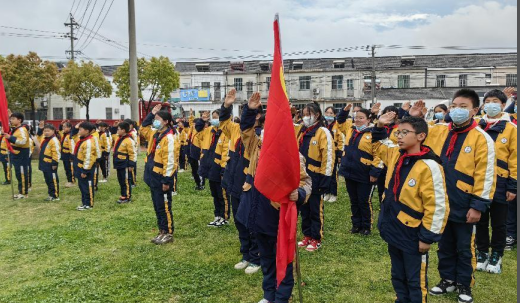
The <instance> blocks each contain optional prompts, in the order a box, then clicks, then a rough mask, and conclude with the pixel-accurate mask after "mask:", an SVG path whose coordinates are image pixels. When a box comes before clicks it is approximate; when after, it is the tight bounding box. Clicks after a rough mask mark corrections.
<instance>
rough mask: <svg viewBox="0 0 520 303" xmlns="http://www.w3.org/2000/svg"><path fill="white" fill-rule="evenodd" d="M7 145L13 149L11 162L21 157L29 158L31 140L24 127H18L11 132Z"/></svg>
mask: <svg viewBox="0 0 520 303" xmlns="http://www.w3.org/2000/svg"><path fill="white" fill-rule="evenodd" d="M10 134H11V137H10V138H9V140H8V141H9V143H11V147H12V148H13V153H12V157H13V161H15V160H17V159H18V158H22V157H30V154H31V151H30V149H31V138H30V136H29V132H28V131H27V129H26V128H25V127H24V126H20V127H17V128H14V129H12V130H11V133H10Z"/></svg>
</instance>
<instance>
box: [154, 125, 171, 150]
mask: <svg viewBox="0 0 520 303" xmlns="http://www.w3.org/2000/svg"><path fill="white" fill-rule="evenodd" d="M170 134H172V135H173V130H172V129H171V128H168V129H167V130H165V131H164V133H162V134H159V133H156V134H155V136H153V144H152V149H151V150H150V155H153V154H155V149H156V148H157V141H159V142H161V141H162V139H163V138H164V137H166V136H167V135H170ZM157 139H159V140H157Z"/></svg>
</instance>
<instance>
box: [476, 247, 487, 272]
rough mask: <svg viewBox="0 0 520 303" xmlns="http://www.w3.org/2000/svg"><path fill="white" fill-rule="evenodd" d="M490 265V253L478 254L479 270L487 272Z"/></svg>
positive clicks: (481, 252)
mask: <svg viewBox="0 0 520 303" xmlns="http://www.w3.org/2000/svg"><path fill="white" fill-rule="evenodd" d="M488 264H489V253H487V252H483V251H479V252H478V253H477V270H478V271H486V269H487V266H488Z"/></svg>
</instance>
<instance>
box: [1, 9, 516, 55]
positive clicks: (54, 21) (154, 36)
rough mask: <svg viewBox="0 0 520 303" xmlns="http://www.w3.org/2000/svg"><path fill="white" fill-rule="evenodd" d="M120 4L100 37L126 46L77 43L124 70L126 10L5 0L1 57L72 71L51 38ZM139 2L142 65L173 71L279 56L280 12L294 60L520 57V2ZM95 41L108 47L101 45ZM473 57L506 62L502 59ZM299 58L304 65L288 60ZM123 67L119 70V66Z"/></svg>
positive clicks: (61, 45)
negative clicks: (148, 61)
mask: <svg viewBox="0 0 520 303" xmlns="http://www.w3.org/2000/svg"><path fill="white" fill-rule="evenodd" d="M89 2H90V5H89V7H88V9H87V4H89ZM112 2H113V5H112V7H111V10H110V11H109V12H108V15H107V18H106V20H105V21H104V23H103V24H102V26H101V28H100V29H99V32H98V33H99V34H101V35H102V36H104V37H105V38H106V39H111V40H113V41H118V43H120V46H117V47H114V46H110V45H107V42H106V41H105V42H101V41H98V40H96V39H94V40H92V41H91V43H88V41H90V40H91V38H92V37H93V36H94V35H93V34H91V35H90V37H91V38H89V39H88V40H87V38H88V37H89V31H85V32H84V34H82V30H81V29H80V30H79V33H78V38H80V39H79V41H77V42H76V43H77V46H79V48H80V49H82V50H83V53H84V54H85V56H88V57H89V58H94V59H95V61H96V62H97V63H98V64H101V65H108V64H118V63H120V62H122V60H123V59H124V58H126V57H127V56H128V52H127V51H126V50H125V48H124V46H126V45H127V41H128V18H127V13H128V9H127V1H126V0H75V1H74V0H24V1H12V0H0V7H2V9H1V10H0V55H7V54H10V53H14V54H26V53H27V52H29V51H35V52H37V53H38V54H39V55H41V56H44V57H46V58H51V57H52V58H53V60H54V61H56V60H60V59H61V60H62V61H63V60H64V59H65V50H67V49H69V48H70V40H68V39H52V38H48V37H47V36H48V35H51V36H52V35H58V36H60V35H63V34H65V33H66V32H67V31H68V28H66V27H65V26H64V24H63V23H64V22H65V21H66V19H67V16H68V14H69V12H70V11H71V8H72V12H73V13H74V12H75V14H74V17H75V19H76V21H78V23H80V24H81V25H83V26H85V27H87V28H90V29H92V30H93V31H94V32H96V31H97V28H98V27H99V25H100V24H101V21H102V20H103V18H104V16H105V13H106V12H107V10H108V7H109V6H110V4H111V3H112ZM135 2H136V6H137V13H136V15H137V16H136V19H137V39H138V43H139V44H140V45H138V50H139V52H141V56H143V55H151V56H161V55H164V56H168V57H169V58H170V59H172V60H174V61H177V60H186V58H209V57H221V58H222V57H228V56H231V57H236V56H248V55H263V54H269V53H272V48H273V32H272V21H273V17H274V15H275V13H277V12H278V13H280V18H281V26H282V44H283V51H284V52H285V53H290V52H296V51H306V50H321V49H337V48H346V47H352V46H362V45H372V44H377V45H404V46H410V45H420V46H427V47H428V49H427V50H411V49H398V50H391V49H384V48H383V49H380V50H379V51H378V55H382V56H384V55H411V54H425V53H428V54H437V53H447V52H448V51H447V50H443V49H441V48H439V47H442V46H467V47H516V45H517V1H516V0H500V1H484V0H433V1H432V0H421V1H418V0H257V1H250V0H247V1H246V0H218V1H217V0H189V1H187V0H135ZM73 4H74V5H73ZM78 4H79V6H78ZM104 4H105V6H104V8H103V5H104ZM102 8H103V10H102V11H101V9H102ZM91 14H92V15H91ZM89 16H90V20H89ZM98 16H100V17H99V19H98ZM96 20H97V21H98V22H97V24H96ZM7 27H16V28H24V29H32V30H39V31H50V32H56V33H48V32H37V31H24V30H21V29H12V28H7ZM12 33H22V34H30V35H43V36H44V37H43V38H38V39H37V38H34V36H31V38H22V37H9V36H6V35H12ZM60 33H61V34H60ZM40 37H41V36H40ZM96 38H97V39H100V40H102V39H105V38H100V37H99V36H96ZM87 44H88V45H87ZM143 44H147V45H143ZM121 45H122V46H121ZM151 45H161V46H151ZM85 46H86V47H85ZM118 48H119V49H118ZM189 48H193V49H189ZM199 48H202V49H199ZM210 49H215V50H210ZM223 49H224V50H223ZM227 50H239V51H227ZM507 51H511V50H507ZM515 51H516V50H515ZM465 52H471V53H474V52H497V50H492V49H489V50H479V51H477V50H471V51H465ZM315 56H319V57H351V56H368V53H367V52H366V51H352V52H340V53H338V52H336V53H325V54H319V55H315ZM297 57H302V56H295V57H289V56H286V57H285V58H297ZM303 57H306V56H303ZM307 57H308V56H307ZM103 58H108V59H109V60H103ZM116 58H117V59H120V60H115V59H116Z"/></svg>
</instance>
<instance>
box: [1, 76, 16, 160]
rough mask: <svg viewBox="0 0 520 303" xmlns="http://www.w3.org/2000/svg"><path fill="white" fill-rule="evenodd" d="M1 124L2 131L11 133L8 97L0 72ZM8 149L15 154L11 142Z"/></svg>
mask: <svg viewBox="0 0 520 303" xmlns="http://www.w3.org/2000/svg"><path fill="white" fill-rule="evenodd" d="M0 122H2V131H3V132H4V133H8V132H9V114H8V113H7V97H6V95H5V88H4V81H3V79H2V72H0ZM6 144H7V148H8V149H9V151H10V152H13V148H12V147H11V144H10V143H9V141H7V140H6Z"/></svg>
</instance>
